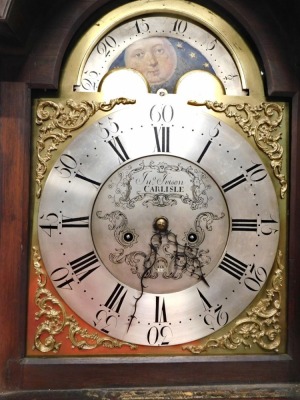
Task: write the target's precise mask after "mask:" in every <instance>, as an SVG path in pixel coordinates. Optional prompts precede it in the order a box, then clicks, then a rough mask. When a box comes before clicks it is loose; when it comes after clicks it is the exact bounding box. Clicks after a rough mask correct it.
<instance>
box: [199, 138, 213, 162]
mask: <svg viewBox="0 0 300 400" xmlns="http://www.w3.org/2000/svg"><path fill="white" fill-rule="evenodd" d="M211 144H212V139H210V140H209V141H208V142H207V143H206V145H205V147H204V149H203V151H202V153H201V154H200V156H199V158H198V160H197V163H199V164H200V162H201V161H202V158H203V157H204V155H205V153H206V152H207V150H208V149H209V146H210V145H211Z"/></svg>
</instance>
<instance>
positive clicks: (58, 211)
mask: <svg viewBox="0 0 300 400" xmlns="http://www.w3.org/2000/svg"><path fill="white" fill-rule="evenodd" d="M177 97H178V96H176V95H166V96H164V97H160V96H158V95H154V94H153V95H148V96H146V98H145V101H143V102H142V104H141V105H134V106H125V107H124V108H123V109H121V110H119V111H116V112H113V113H111V114H110V115H107V116H105V117H103V118H102V119H100V120H98V121H97V122H96V123H94V124H93V125H92V126H90V127H89V128H87V129H85V130H84V131H83V132H82V133H81V134H80V135H79V136H77V138H76V139H74V140H73V141H72V143H71V144H70V145H69V146H68V147H67V148H66V149H65V150H64V151H63V153H62V154H60V155H59V156H58V159H57V162H56V163H55V165H54V167H53V169H52V171H51V172H50V173H49V176H48V178H47V181H46V184H45V187H44V190H43V193H42V197H41V202H40V208H39V216H38V224H39V243H40V249H41V254H42V257H43V260H44V263H45V266H46V269H47V272H48V274H49V277H50V278H51V280H52V282H53V284H54V286H55V287H56V289H57V291H58V292H59V294H60V296H61V297H62V298H63V299H64V300H65V302H66V303H67V304H68V305H69V306H70V307H71V308H72V309H73V310H74V312H76V313H77V314H78V315H79V316H80V317H81V318H83V319H84V320H85V321H86V322H88V323H89V324H90V325H91V326H93V327H95V328H96V329H98V330H99V331H101V332H103V333H104V334H107V335H110V336H112V337H115V338H118V339H121V340H125V341H129V342H133V343H137V344H142V345H152V346H159V345H175V344H179V343H184V342H189V341H192V340H195V339H198V338H201V337H204V336H207V335H209V334H211V333H212V332H214V331H216V330H218V329H220V328H221V327H223V326H225V325H226V324H227V323H228V322H230V321H232V320H233V319H234V318H236V317H237V316H238V315H239V314H240V313H241V312H242V311H243V310H244V309H245V308H246V307H247V306H248V305H249V304H250V302H251V301H252V300H253V299H254V298H255V296H256V295H257V293H258V292H259V291H260V290H261V288H262V287H263V285H264V283H265V282H266V279H267V276H268V274H269V273H270V270H271V268H272V265H273V261H274V258H275V254H276V250H277V244H278V237H279V214H278V206H277V201H276V195H275V192H274V188H273V185H272V181H271V179H270V177H269V175H268V172H267V169H266V168H265V166H264V165H263V163H262V161H261V159H260V158H259V156H258V154H257V153H256V152H255V150H254V149H253V148H252V147H251V146H250V145H249V144H248V143H247V141H246V140H245V139H244V138H243V137H242V136H241V135H240V134H239V133H237V132H235V131H234V130H233V129H231V128H230V127H229V126H227V125H226V124H225V123H224V122H221V121H220V120H218V119H216V118H215V117H213V116H211V115H209V114H206V113H203V112H201V111H200V110H199V109H198V108H195V107H192V106H188V105H186V104H184V103H182V101H179V100H178V99H177Z"/></svg>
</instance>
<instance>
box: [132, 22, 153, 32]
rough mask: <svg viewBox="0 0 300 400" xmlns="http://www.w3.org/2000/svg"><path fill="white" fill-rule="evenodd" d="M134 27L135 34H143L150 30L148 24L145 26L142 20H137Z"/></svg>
mask: <svg viewBox="0 0 300 400" xmlns="http://www.w3.org/2000/svg"><path fill="white" fill-rule="evenodd" d="M134 26H135V28H136V30H137V33H145V32H148V31H149V29H150V27H149V24H147V22H145V20H144V19H138V20H137V21H135V24H134Z"/></svg>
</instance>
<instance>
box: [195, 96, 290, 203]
mask: <svg viewBox="0 0 300 400" xmlns="http://www.w3.org/2000/svg"><path fill="white" fill-rule="evenodd" d="M188 104H190V105H193V106H205V107H206V108H208V109H209V110H213V111H215V112H219V113H224V114H225V115H226V116H227V117H228V118H233V119H234V121H235V123H236V124H237V125H238V126H239V127H240V128H241V129H242V130H243V132H244V133H246V134H247V135H248V137H250V136H252V137H253V138H254V141H255V143H256V145H257V147H258V148H259V149H260V150H262V151H263V152H264V153H265V154H266V155H267V156H268V157H269V159H270V160H271V167H272V169H273V172H274V175H275V176H276V178H277V179H278V180H279V182H280V185H281V191H280V195H281V198H284V197H285V194H286V191H287V181H286V178H285V176H284V174H283V173H282V158H283V147H282V146H281V144H280V143H278V142H279V140H280V139H281V135H282V134H281V132H279V131H278V128H280V124H281V122H282V119H283V110H284V106H281V105H279V104H276V103H265V102H263V103H261V104H258V105H255V106H253V105H251V104H248V103H243V104H224V103H219V102H213V101H205V102H197V101H189V102H188Z"/></svg>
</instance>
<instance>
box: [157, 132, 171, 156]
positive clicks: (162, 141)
mask: <svg viewBox="0 0 300 400" xmlns="http://www.w3.org/2000/svg"><path fill="white" fill-rule="evenodd" d="M154 135H155V142H156V148H157V151H158V152H170V128H169V127H168V126H167V127H165V126H161V127H160V128H159V129H158V128H157V127H156V126H154Z"/></svg>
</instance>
